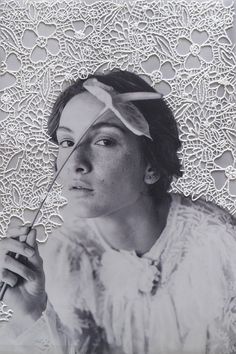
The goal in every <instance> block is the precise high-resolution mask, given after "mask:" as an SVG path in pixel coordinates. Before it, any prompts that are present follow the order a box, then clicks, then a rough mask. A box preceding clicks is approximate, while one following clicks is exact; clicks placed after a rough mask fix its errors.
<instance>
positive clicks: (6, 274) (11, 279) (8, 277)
mask: <svg viewBox="0 0 236 354" xmlns="http://www.w3.org/2000/svg"><path fill="white" fill-rule="evenodd" d="M1 281H4V282H5V283H7V284H8V285H10V286H11V287H13V286H15V285H16V283H17V281H18V277H17V275H16V274H14V273H12V272H10V271H9V270H7V269H3V270H2V275H1Z"/></svg>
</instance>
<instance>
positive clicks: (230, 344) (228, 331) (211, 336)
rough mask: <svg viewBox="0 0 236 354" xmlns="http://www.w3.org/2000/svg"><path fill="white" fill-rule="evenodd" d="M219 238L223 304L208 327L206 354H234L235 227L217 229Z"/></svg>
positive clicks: (226, 225) (235, 315)
mask: <svg viewBox="0 0 236 354" xmlns="http://www.w3.org/2000/svg"><path fill="white" fill-rule="evenodd" d="M218 236H219V237H221V244H220V252H219V258H218V262H221V264H222V270H223V274H224V276H223V277H222V284H225V285H224V286H223V289H224V292H223V296H222V297H223V299H224V303H223V306H222V311H219V314H218V316H217V318H216V319H215V322H214V323H213V325H212V326H211V327H209V333H208V347H207V353H208V354H215V353H224V354H235V353H236V225H235V224H229V223H226V224H225V225H222V226H221V227H218Z"/></svg>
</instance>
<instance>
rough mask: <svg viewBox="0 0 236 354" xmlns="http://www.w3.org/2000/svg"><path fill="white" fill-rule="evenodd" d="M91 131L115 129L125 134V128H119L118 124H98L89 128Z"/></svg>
mask: <svg viewBox="0 0 236 354" xmlns="http://www.w3.org/2000/svg"><path fill="white" fill-rule="evenodd" d="M91 128H92V129H93V130H95V129H100V128H116V129H119V130H120V131H121V132H122V133H124V134H125V133H126V130H125V128H123V127H121V126H120V125H118V124H115V123H107V122H99V123H96V124H94V125H92V126H91Z"/></svg>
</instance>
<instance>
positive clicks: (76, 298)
mask: <svg viewBox="0 0 236 354" xmlns="http://www.w3.org/2000/svg"><path fill="white" fill-rule="evenodd" d="M171 198H172V202H171V206H170V210H169V214H168V218H167V223H166V226H165V228H164V230H163V232H162V234H161V236H160V237H159V238H158V240H157V241H156V243H155V244H154V245H153V247H152V248H151V249H150V251H149V252H147V253H145V254H144V255H143V256H142V257H139V256H138V255H137V254H136V253H135V252H134V251H133V252H130V251H122V250H115V249H112V248H111V247H110V246H108V245H107V244H106V243H105V241H104V240H102V238H101V237H100V236H99V234H98V232H97V230H96V229H95V228H94V226H93V225H92V224H91V222H90V223H89V225H88V224H86V223H85V222H83V224H82V222H81V220H75V221H74V222H73V223H70V225H67V223H66V222H65V223H64V225H63V226H62V227H61V228H60V229H59V230H57V232H56V233H55V234H54V235H52V236H51V237H50V239H49V240H48V242H47V243H46V244H44V245H42V246H40V247H41V254H42V256H43V258H44V267H45V272H46V281H47V282H46V287H47V294H48V304H47V308H46V310H45V312H44V313H43V315H42V317H41V318H40V319H39V320H38V321H36V322H35V324H34V326H33V327H32V328H29V329H28V331H26V332H24V333H22V334H21V335H19V336H18V337H17V338H13V336H12V348H13V347H14V348H15V349H14V350H15V352H17V353H18V352H20V350H22V352H23V353H27V348H28V349H29V348H31V349H30V351H29V352H31V353H34V354H36V353H37V354H38V353H41V354H42V353H44V352H46V353H54V352H55V353H64V354H72V353H81V354H94V353H96V354H103V353H104V354H105V353H112V354H114V353H115V354H118V353H119V354H168V353H171V354H175V353H176V354H177V353H194V354H200V353H201V354H203V353H208V354H210V353H211V354H213V353H214V354H229V353H235V352H236V227H235V223H234V219H233V218H232V217H230V215H229V214H227V213H226V212H225V211H223V210H221V209H220V208H219V207H217V206H215V205H212V204H210V203H206V202H204V201H202V200H198V201H196V202H192V201H191V200H190V199H189V198H186V197H184V196H181V195H177V194H171ZM0 336H1V334H0ZM10 337H11V336H10V335H8V341H10V339H9V338H10ZM9 345H10V344H8V347H7V346H6V348H10V347H9ZM16 345H17V346H16ZM13 352H14V351H13Z"/></svg>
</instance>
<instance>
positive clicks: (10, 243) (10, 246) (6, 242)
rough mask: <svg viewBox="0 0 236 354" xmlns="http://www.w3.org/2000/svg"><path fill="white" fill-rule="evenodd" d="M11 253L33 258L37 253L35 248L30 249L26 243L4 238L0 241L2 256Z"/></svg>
mask: <svg viewBox="0 0 236 354" xmlns="http://www.w3.org/2000/svg"><path fill="white" fill-rule="evenodd" d="M9 251H10V252H14V253H17V254H20V255H22V256H25V257H32V256H33V255H34V253H35V250H34V248H32V247H30V246H29V245H27V244H26V243H24V242H20V241H17V240H14V239H11V238H4V239H2V240H1V241H0V254H5V253H7V252H9ZM0 262H1V260H0Z"/></svg>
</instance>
